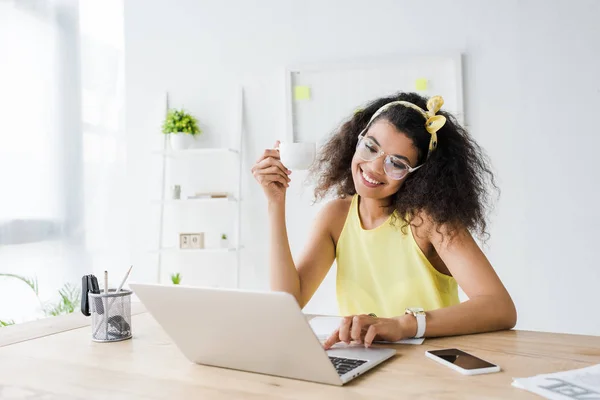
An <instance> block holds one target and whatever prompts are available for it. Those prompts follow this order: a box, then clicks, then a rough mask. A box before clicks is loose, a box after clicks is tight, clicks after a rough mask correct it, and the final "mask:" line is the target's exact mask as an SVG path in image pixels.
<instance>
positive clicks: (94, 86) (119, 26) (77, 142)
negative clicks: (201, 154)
mask: <svg viewBox="0 0 600 400" xmlns="http://www.w3.org/2000/svg"><path fill="white" fill-rule="evenodd" d="M123 69H124V68H123V19H122V0H110V1H106V0H105V1H102V2H96V1H92V0H81V1H77V0H43V1H41V0H40V1H36V0H17V1H13V2H2V3H0V121H2V123H1V124H0V273H4V274H7V273H8V274H18V275H21V276H24V277H27V278H30V279H31V280H32V281H34V280H35V279H36V278H37V284H38V288H39V296H37V297H36V296H35V294H34V293H33V291H32V290H31V288H29V287H28V286H27V285H26V284H25V283H24V282H22V281H19V280H17V279H14V278H6V277H4V278H2V277H0V320H5V321H6V320H13V321H14V322H21V321H25V320H30V319H33V318H39V317H43V316H45V315H46V313H45V312H44V309H45V308H47V306H48V304H51V303H53V302H57V301H58V299H59V296H58V290H59V289H61V288H63V287H64V285H65V284H71V285H72V286H73V287H77V288H78V287H79V286H80V283H81V276H82V275H84V274H89V273H95V274H99V271H101V270H105V269H111V267H113V268H114V267H115V266H118V268H122V267H123V266H125V265H127V264H128V261H129V257H128V253H127V247H126V239H127V229H126V221H125V213H124V212H123V209H124V208H125V207H124V204H125V203H124V201H125V199H123V198H122V197H121V196H120V195H121V193H124V192H125V190H124V185H125V182H126V181H125V170H124V167H125V139H124V134H123V99H124V95H123V88H124V84H123Z"/></svg>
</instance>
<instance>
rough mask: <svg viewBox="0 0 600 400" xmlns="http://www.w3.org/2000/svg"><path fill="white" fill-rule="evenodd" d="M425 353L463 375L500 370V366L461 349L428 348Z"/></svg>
mask: <svg viewBox="0 0 600 400" xmlns="http://www.w3.org/2000/svg"><path fill="white" fill-rule="evenodd" d="M425 355H426V356H427V357H429V358H431V359H432V360H434V361H437V362H439V363H440V364H443V365H445V366H447V367H450V368H452V369H454V370H456V371H458V372H460V373H461V374H463V375H479V374H489V373H492V372H499V371H500V367H499V366H498V365H495V364H492V363H491V362H488V361H485V360H482V359H481V358H478V357H475V356H474V355H472V354H469V353H465V352H464V351H462V350H459V349H442V350H427V351H426V352H425Z"/></svg>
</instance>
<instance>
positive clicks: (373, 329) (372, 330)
mask: <svg viewBox="0 0 600 400" xmlns="http://www.w3.org/2000/svg"><path fill="white" fill-rule="evenodd" d="M379 326H380V325H378V324H373V325H371V326H369V329H367V334H366V335H365V340H364V341H365V347H371V345H372V344H373V341H374V340H375V337H376V336H377V333H378V330H379Z"/></svg>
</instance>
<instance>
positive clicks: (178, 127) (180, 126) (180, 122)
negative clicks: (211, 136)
mask: <svg viewBox="0 0 600 400" xmlns="http://www.w3.org/2000/svg"><path fill="white" fill-rule="evenodd" d="M162 131H163V133H167V134H168V133H177V132H183V133H189V134H190V135H199V134H201V133H202V131H201V130H200V128H198V121H197V120H196V118H194V117H193V116H192V115H191V114H189V113H187V112H186V111H185V110H183V109H181V110H177V109H171V110H169V112H168V113H167V118H166V119H165V121H164V123H163V126H162Z"/></svg>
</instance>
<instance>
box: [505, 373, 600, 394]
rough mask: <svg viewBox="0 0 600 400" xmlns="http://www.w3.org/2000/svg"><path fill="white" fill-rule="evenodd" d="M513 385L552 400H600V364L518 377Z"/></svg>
mask: <svg viewBox="0 0 600 400" xmlns="http://www.w3.org/2000/svg"><path fill="white" fill-rule="evenodd" d="M512 385H513V386H514V387H517V388H519V389H524V390H527V391H530V392H532V393H535V394H538V395H540V396H543V397H545V398H547V399H551V400H574V399H578V400H583V399H585V400H593V399H596V400H598V399H600V364H597V365H593V366H591V367H586V368H581V369H574V370H571V371H564V372H557V373H554V374H543V375H537V376H533V377H530V378H517V379H514V380H513V383H512Z"/></svg>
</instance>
